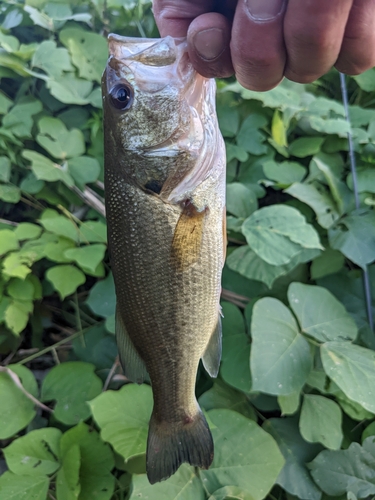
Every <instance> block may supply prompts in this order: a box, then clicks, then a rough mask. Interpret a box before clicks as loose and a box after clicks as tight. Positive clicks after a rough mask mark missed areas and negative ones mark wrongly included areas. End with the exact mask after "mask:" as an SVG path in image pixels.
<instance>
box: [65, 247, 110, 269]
mask: <svg viewBox="0 0 375 500" xmlns="http://www.w3.org/2000/svg"><path fill="white" fill-rule="evenodd" d="M106 248H107V247H106V246H105V245H101V244H97V245H86V246H84V247H80V248H71V249H68V250H65V252H64V255H65V256H66V257H67V258H68V259H70V260H74V262H76V263H77V264H78V265H79V267H80V268H81V269H82V270H83V271H85V272H94V271H95V269H96V268H97V267H98V265H99V263H100V262H101V261H102V260H103V258H104V254H105V251H106Z"/></svg>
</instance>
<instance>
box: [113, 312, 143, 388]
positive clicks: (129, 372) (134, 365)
mask: <svg viewBox="0 0 375 500" xmlns="http://www.w3.org/2000/svg"><path fill="white" fill-rule="evenodd" d="M115 329H116V341H117V347H118V351H119V356H120V361H121V366H122V369H123V371H124V375H125V377H126V378H128V379H129V380H131V381H132V382H135V383H137V384H142V382H144V381H145V380H148V379H149V377H148V373H147V370H146V366H145V364H144V362H143V360H142V359H141V357H140V356H139V354H138V353H137V351H136V349H135V347H134V345H133V342H132V341H131V339H130V337H129V334H128V332H127V331H126V328H125V325H124V322H123V321H122V318H121V314H120V311H119V308H118V306H116V327H115Z"/></svg>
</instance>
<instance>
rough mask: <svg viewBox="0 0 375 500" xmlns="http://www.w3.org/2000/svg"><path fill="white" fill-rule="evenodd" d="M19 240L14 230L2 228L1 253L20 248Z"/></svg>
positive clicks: (0, 232) (0, 231)
mask: <svg viewBox="0 0 375 500" xmlns="http://www.w3.org/2000/svg"><path fill="white" fill-rule="evenodd" d="M18 246H19V245H18V241H17V237H16V235H15V233H14V231H11V230H10V229H1V230H0V255H4V254H6V253H8V252H10V251H11V250H18Z"/></svg>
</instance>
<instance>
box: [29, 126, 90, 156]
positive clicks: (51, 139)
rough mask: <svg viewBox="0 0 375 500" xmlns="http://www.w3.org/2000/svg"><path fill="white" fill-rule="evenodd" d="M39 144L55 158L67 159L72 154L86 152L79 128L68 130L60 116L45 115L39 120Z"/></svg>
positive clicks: (76, 154) (37, 138)
mask: <svg viewBox="0 0 375 500" xmlns="http://www.w3.org/2000/svg"><path fill="white" fill-rule="evenodd" d="M38 127H39V134H38V135H37V137H36V140H37V142H38V144H40V145H41V146H42V148H44V149H45V150H47V151H48V153H50V154H51V155H52V156H53V157H54V158H60V159H62V160H65V159H66V158H71V157H72V156H80V155H82V154H83V153H84V152H85V141H84V137H83V134H82V132H81V131H80V130H78V129H76V128H75V129H73V130H68V129H67V128H66V127H65V125H64V123H63V122H62V121H61V120H59V119H58V118H51V117H49V116H44V117H43V118H41V119H40V120H39V122H38Z"/></svg>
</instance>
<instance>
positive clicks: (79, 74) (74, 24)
mask: <svg viewBox="0 0 375 500" xmlns="http://www.w3.org/2000/svg"><path fill="white" fill-rule="evenodd" d="M150 9H151V6H150V3H149V2H148V1H147V0H142V1H139V2H138V1H136V0H122V1H118V0H108V1H107V2H104V1H103V0H91V2H88V1H86V2H83V1H80V2H72V1H69V0H66V1H65V2H64V0H62V1H61V2H60V1H59V2H54V1H52V2H48V1H47V0H26V2H25V3H24V4H23V3H22V2H18V3H16V2H3V3H2V4H1V5H0V47H1V48H0V77H1V91H0V118H1V126H0V217H1V221H0V266H1V268H0V356H1V359H2V364H1V366H0V448H1V451H2V455H1V456H0V474H1V476H0V492H1V495H0V496H1V498H2V500H10V499H17V500H18V499H34V500H44V499H46V498H51V499H57V500H71V499H78V500H92V499H94V498H95V499H98V500H110V499H115V500H120V499H125V498H130V499H135V498H140V497H142V498H152V499H153V500H158V499H160V500H172V499H177V498H178V499H180V500H190V499H191V500H205V499H209V500H225V499H242V500H261V499H263V498H268V499H270V500H275V499H276V498H277V499H280V500H282V499H288V500H289V499H292V498H300V499H301V500H320V499H323V498H325V499H327V498H337V499H338V498H344V497H346V498H348V499H350V500H355V499H356V498H358V499H361V498H367V497H368V496H370V495H374V494H375V467H374V463H375V384H374V380H375V352H374V350H375V340H374V336H373V332H371V330H370V327H369V323H368V316H367V311H366V302H365V296H364V291H363V284H362V274H363V271H364V270H368V272H369V273H370V277H372V281H371V280H370V281H371V286H372V294H373V296H374V295H375V287H374V282H375V281H374V277H375V265H374V260H375V211H374V206H375V110H374V107H375V106H374V104H375V69H373V70H370V71H368V72H367V73H365V74H364V75H361V76H358V77H355V78H348V80H347V81H348V87H349V97H350V104H351V105H350V117H351V122H352V133H353V140H354V147H355V156H356V160H357V165H358V189H359V201H360V208H359V209H356V208H355V203H354V200H355V196H354V192H353V178H352V175H351V173H350V168H349V159H348V142H347V133H348V131H349V125H348V122H347V121H346V119H345V116H344V115H345V113H344V109H343V106H342V104H341V96H340V85H339V78H338V75H337V73H335V72H332V73H331V74H329V75H328V76H326V77H324V78H322V79H321V80H319V81H318V82H316V83H315V84H314V85H308V86H303V85H297V84H293V83H291V82H284V83H283V84H282V85H281V86H279V87H278V88H276V89H274V90H272V91H270V92H266V93H259V94H258V93H255V92H251V91H249V90H245V89H243V88H241V87H240V86H239V85H238V83H235V82H234V81H233V80H232V81H231V82H218V87H219V93H218V114H219V120H220V126H221V130H222V132H223V134H224V137H225V140H226V146H227V155H228V174H227V175H228V178H227V180H228V189H227V195H228V203H227V209H228V218H227V222H228V224H227V225H228V238H229V246H228V257H227V263H226V266H225V268H224V274H223V294H222V298H223V303H222V305H223V312H224V319H223V329H224V338H223V359H222V364H221V369H220V375H219V378H218V379H217V380H211V379H210V378H209V377H208V375H207V374H205V372H204V370H203V369H202V370H200V372H199V375H198V381H197V396H198V397H199V401H200V403H201V405H202V407H203V408H204V410H205V411H206V414H207V417H208V420H209V422H210V425H211V427H212V433H213V437H214V440H215V459H214V463H213V465H212V467H211V468H210V469H209V470H207V471H197V470H194V469H193V468H191V467H189V466H187V465H183V466H182V467H181V468H180V470H179V471H178V472H177V473H176V474H175V475H174V476H173V477H172V478H170V479H169V480H167V481H165V482H163V483H160V484H157V485H154V486H150V485H149V483H148V481H147V478H146V476H145V474H144V472H145V449H146V437H147V425H148V419H149V416H150V412H151V405H152V396H151V390H150V388H149V387H148V386H147V385H142V386H137V385H133V384H128V383H127V381H126V379H125V378H124V377H123V375H122V374H121V370H120V368H119V366H118V363H117V361H116V355H117V351H116V346H115V341H114V335H113V333H114V304H115V296H114V287H113V278H112V275H111V272H110V269H109V266H108V255H107V243H106V225H105V216H104V206H103V196H104V192H103V183H102V182H103V146H102V114H101V97H100V88H99V82H100V75H101V72H102V69H103V67H104V65H105V62H106V57H107V48H106V41H105V34H106V33H107V32H108V31H114V32H117V33H119V34H126V35H129V36H140V35H142V36H144V35H146V36H157V32H156V28H155V25H154V22H153V18H152V15H151V10H150ZM371 308H372V313H374V309H375V303H374V302H373V303H372V305H371Z"/></svg>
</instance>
